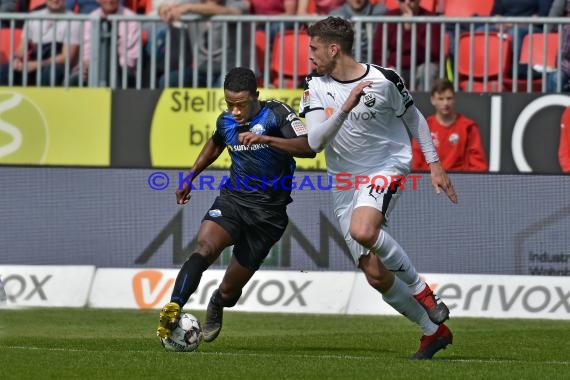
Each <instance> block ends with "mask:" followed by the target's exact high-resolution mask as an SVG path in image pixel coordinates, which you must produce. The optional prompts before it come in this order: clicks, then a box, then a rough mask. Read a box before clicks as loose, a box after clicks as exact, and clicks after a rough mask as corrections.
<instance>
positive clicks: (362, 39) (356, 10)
mask: <svg viewBox="0 0 570 380" xmlns="http://www.w3.org/2000/svg"><path fill="white" fill-rule="evenodd" d="M386 11H387V9H386V7H385V6H384V4H378V3H376V4H372V3H371V2H370V1H369V0H346V3H345V4H344V5H341V6H340V7H338V8H336V9H334V10H333V11H332V12H331V13H330V15H331V16H336V17H342V18H344V19H346V20H350V19H352V17H353V16H379V15H383V14H384V13H386ZM354 37H355V38H354V43H355V45H356V44H357V43H360V57H357V58H360V60H362V61H367V62H369V61H372V59H371V58H369V57H368V35H367V34H366V30H365V29H363V30H362V35H360V36H356V35H355V36H354Z"/></svg>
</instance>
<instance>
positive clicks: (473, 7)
mask: <svg viewBox="0 0 570 380" xmlns="http://www.w3.org/2000/svg"><path fill="white" fill-rule="evenodd" d="M441 1H443V15H444V16H447V17H471V16H489V15H490V14H491V10H492V9H493V0H477V1H464V0H441Z"/></svg>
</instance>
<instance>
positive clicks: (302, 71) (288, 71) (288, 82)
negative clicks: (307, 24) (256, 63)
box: [271, 30, 311, 88]
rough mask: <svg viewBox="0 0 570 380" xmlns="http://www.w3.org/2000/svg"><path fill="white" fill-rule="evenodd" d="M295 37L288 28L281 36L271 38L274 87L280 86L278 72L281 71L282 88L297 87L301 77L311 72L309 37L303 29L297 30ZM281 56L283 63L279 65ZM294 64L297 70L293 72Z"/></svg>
mask: <svg viewBox="0 0 570 380" xmlns="http://www.w3.org/2000/svg"><path fill="white" fill-rule="evenodd" d="M297 37H298V38H296V37H295V32H294V31H292V30H288V31H285V33H284V34H283V36H282V35H281V34H277V35H276V36H275V39H274V40H273V48H272V52H271V77H272V81H271V83H272V84H273V85H274V86H275V87H281V86H280V83H279V82H280V81H279V75H280V73H283V82H284V85H283V87H284V88H297V87H299V86H300V84H301V82H302V80H303V78H304V77H305V76H307V75H308V74H309V73H310V72H311V61H310V60H309V43H310V37H309V35H308V34H307V33H306V32H304V31H298V34H297ZM281 42H283V43H281ZM281 45H283V46H281ZM281 49H283V50H281ZM295 56H297V60H295ZM281 57H282V58H283V65H281ZM295 65H296V66H297V72H295Z"/></svg>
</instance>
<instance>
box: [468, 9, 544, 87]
mask: <svg viewBox="0 0 570 380" xmlns="http://www.w3.org/2000/svg"><path fill="white" fill-rule="evenodd" d="M551 4H552V0H495V2H494V3H493V9H492V10H491V16H503V17H531V16H539V17H547V16H548V13H549V12H550V6H551ZM501 25H502V28H503V29H502V30H503V33H506V34H508V35H509V36H511V38H512V39H513V58H512V61H513V62H518V61H519V57H520V52H521V47H522V42H523V39H524V37H525V36H526V35H527V34H528V33H529V31H530V29H529V27H528V24H518V27H517V33H515V29H514V26H515V25H514V24H512V23H500V24H497V25H496V26H495V27H494V28H491V30H495V31H499V30H500V26H501ZM533 28H534V30H533V33H536V32H540V31H541V30H542V28H541V27H540V26H538V25H536V26H534V27H533ZM478 30H484V27H479V28H478ZM515 41H516V42H515ZM515 44H516V45H517V49H516V51H515V50H514V46H515ZM517 71H518V74H517V76H518V78H520V79H525V78H526V77H527V65H518V68H517Z"/></svg>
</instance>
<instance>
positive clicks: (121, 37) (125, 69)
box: [70, 0, 141, 86]
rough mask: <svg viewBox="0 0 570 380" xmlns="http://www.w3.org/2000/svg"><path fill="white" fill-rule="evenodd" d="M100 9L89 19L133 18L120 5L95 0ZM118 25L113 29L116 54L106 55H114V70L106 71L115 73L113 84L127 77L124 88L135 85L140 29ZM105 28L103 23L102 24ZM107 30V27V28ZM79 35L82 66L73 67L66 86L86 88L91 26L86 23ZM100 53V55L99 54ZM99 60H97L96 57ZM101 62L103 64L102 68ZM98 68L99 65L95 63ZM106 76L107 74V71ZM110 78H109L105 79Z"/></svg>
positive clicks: (113, 0) (129, 24) (112, 0)
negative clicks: (81, 48)
mask: <svg viewBox="0 0 570 380" xmlns="http://www.w3.org/2000/svg"><path fill="white" fill-rule="evenodd" d="M97 1H98V2H99V5H100V7H99V8H98V9H96V10H94V11H93V12H91V13H90V14H89V15H90V16H95V17H99V18H102V19H105V18H107V16H110V15H119V16H134V15H135V13H134V12H133V11H131V10H130V9H127V8H125V7H123V6H122V5H120V3H119V0H97ZM126 24H127V25H126V27H125V22H119V24H118V27H117V35H118V40H117V42H116V47H117V51H115V52H112V51H109V58H110V55H112V54H116V55H117V60H116V62H117V67H114V68H111V67H109V70H116V73H117V77H116V78H117V83H118V84H120V83H122V81H123V75H126V77H127V85H128V86H133V85H134V82H135V66H136V62H137V60H138V59H139V58H140V57H139V40H140V38H141V29H140V25H139V23H138V22H134V21H130V22H127V23H126ZM102 25H103V26H105V23H102ZM107 27H109V25H107ZM84 28H85V29H84V33H83V36H84V38H83V62H82V65H77V66H76V67H75V69H74V72H73V74H72V75H71V79H70V85H71V86H77V85H86V84H87V79H88V74H89V66H90V64H91V62H90V60H91V28H92V25H91V22H89V21H88V22H86V23H85V25H84ZM107 43H108V46H109V47H111V41H107ZM100 53H101V52H100ZM99 58H100V59H101V58H102V57H101V56H100V57H99ZM104 63H105V62H103V64H104ZM99 64H101V62H99ZM109 72H110V71H109ZM109 78H110V77H109Z"/></svg>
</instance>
